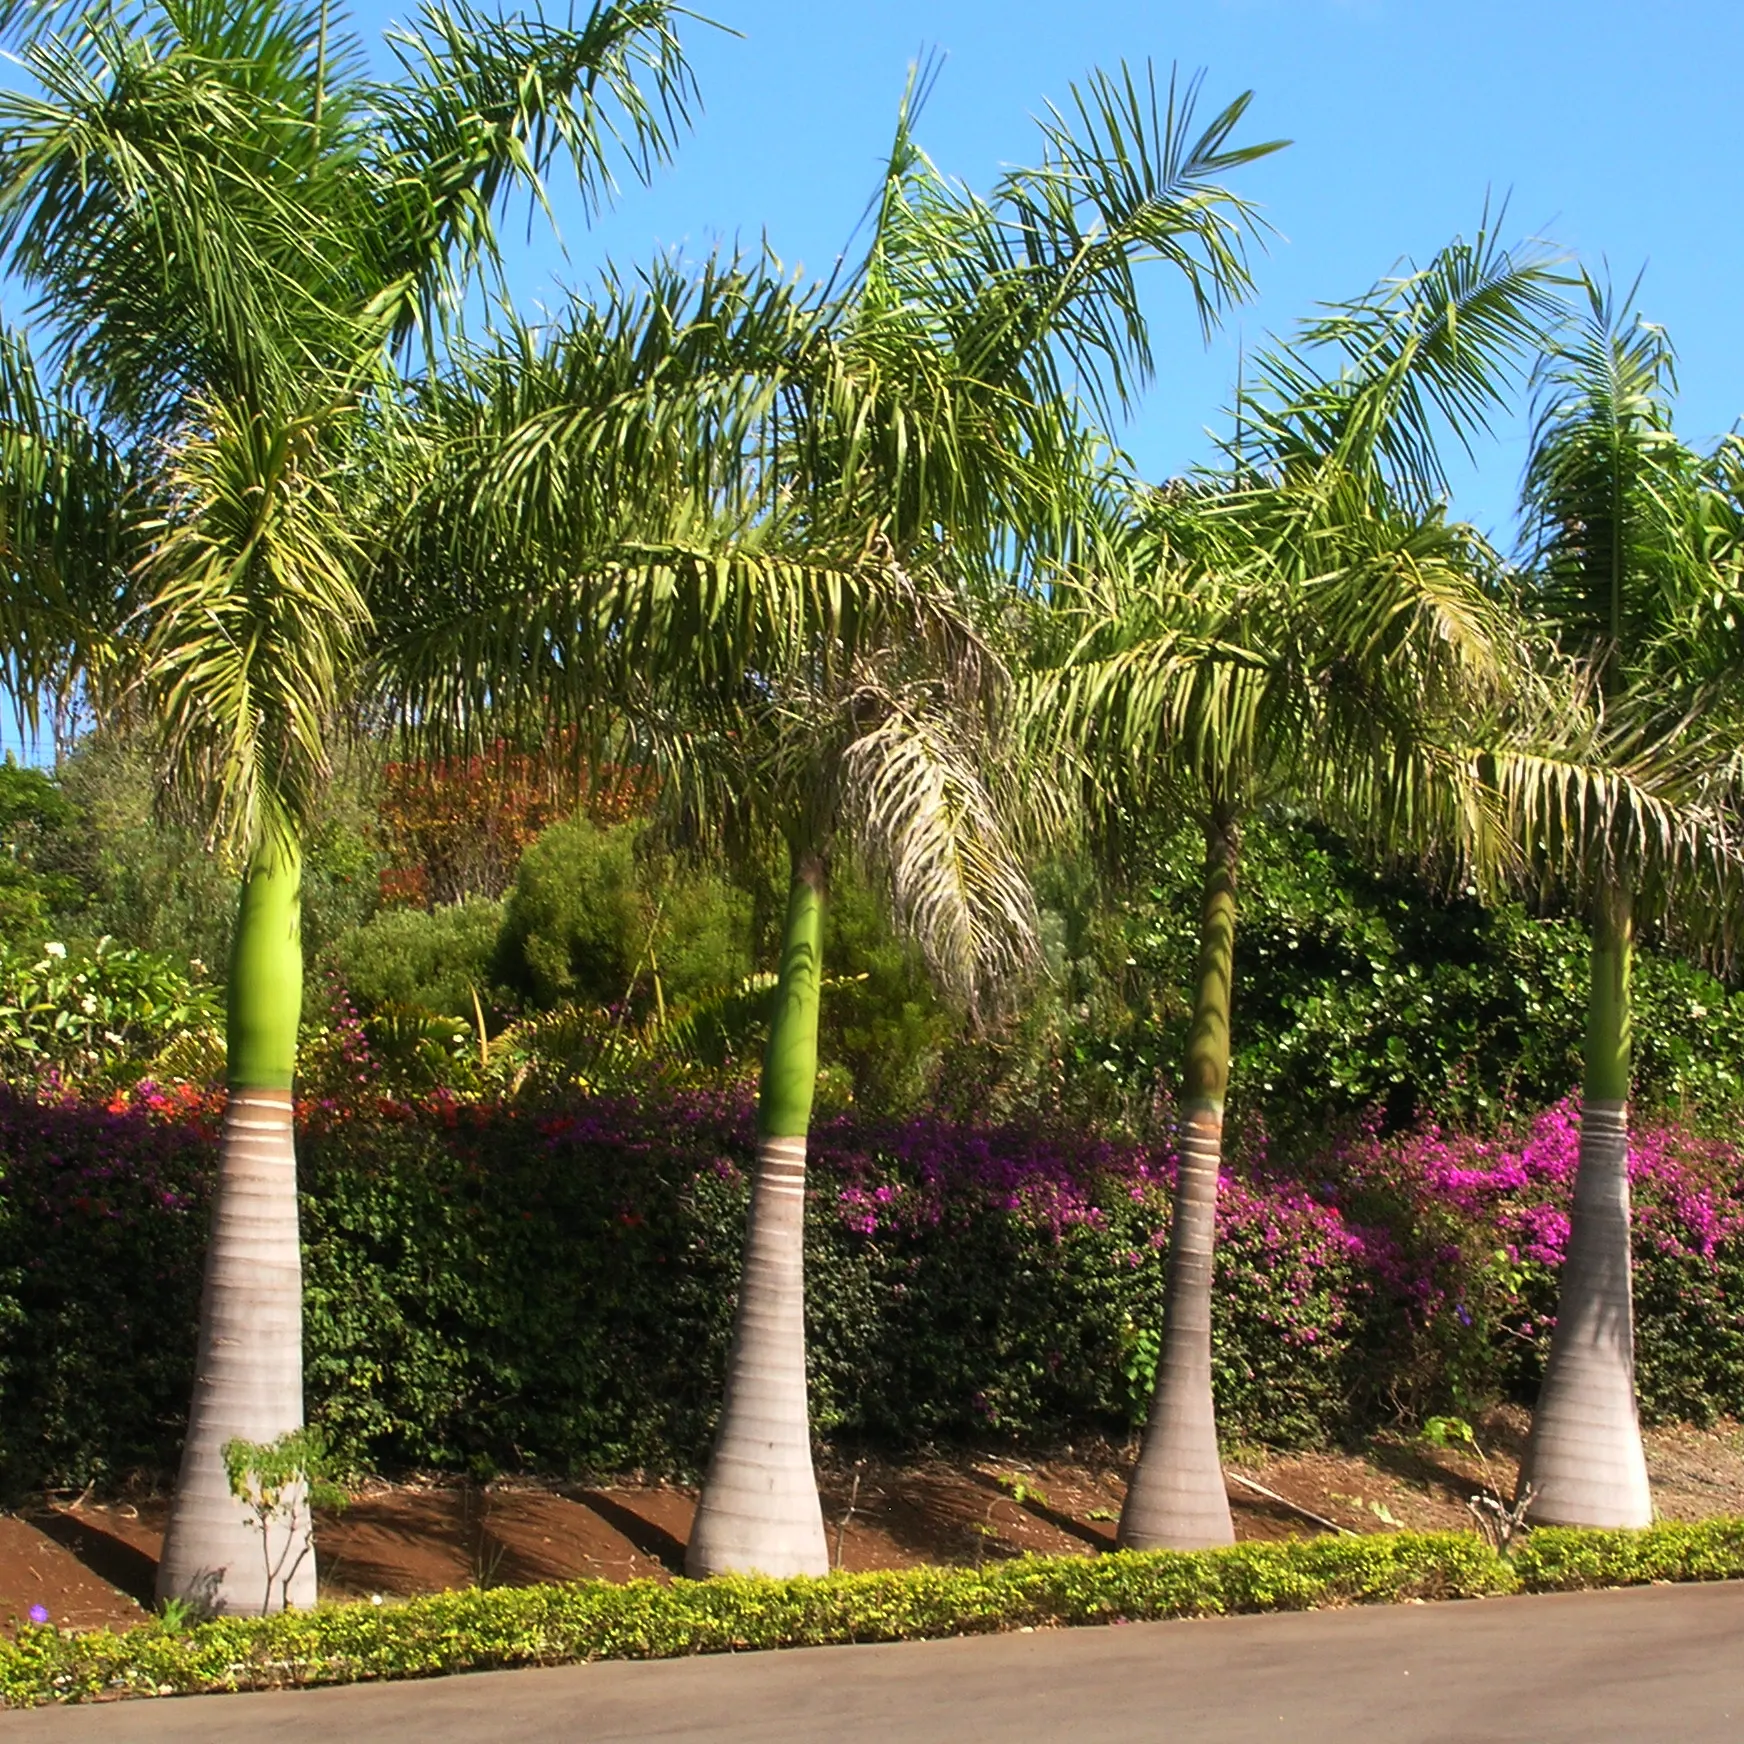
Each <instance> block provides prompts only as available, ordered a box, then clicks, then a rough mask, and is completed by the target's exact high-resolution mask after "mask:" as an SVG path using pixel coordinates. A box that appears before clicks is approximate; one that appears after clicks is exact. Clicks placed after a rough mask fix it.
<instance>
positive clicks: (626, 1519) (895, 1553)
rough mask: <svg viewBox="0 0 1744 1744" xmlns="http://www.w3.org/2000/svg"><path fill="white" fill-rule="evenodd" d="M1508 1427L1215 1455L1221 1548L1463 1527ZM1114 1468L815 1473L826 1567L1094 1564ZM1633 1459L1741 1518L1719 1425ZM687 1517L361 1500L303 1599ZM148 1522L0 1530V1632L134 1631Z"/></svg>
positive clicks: (149, 1553)
mask: <svg viewBox="0 0 1744 1744" xmlns="http://www.w3.org/2000/svg"><path fill="white" fill-rule="evenodd" d="M1525 1427H1526V1418H1525V1414H1524V1413H1523V1412H1520V1411H1515V1410H1502V1411H1498V1412H1493V1413H1491V1414H1490V1416H1489V1417H1488V1418H1487V1419H1486V1420H1485V1421H1484V1423H1483V1424H1482V1426H1481V1440H1482V1444H1483V1446H1484V1448H1485V1450H1486V1454H1487V1458H1488V1473H1487V1479H1486V1472H1485V1469H1484V1465H1483V1462H1481V1461H1480V1460H1478V1459H1476V1458H1474V1457H1472V1455H1470V1454H1469V1453H1465V1452H1463V1451H1450V1450H1448V1449H1444V1448H1440V1447H1435V1446H1431V1445H1428V1444H1426V1443H1424V1442H1423V1441H1421V1440H1411V1439H1408V1438H1405V1437H1402V1436H1401V1437H1382V1438H1380V1439H1377V1440H1376V1441H1375V1442H1373V1443H1372V1444H1371V1445H1370V1446H1369V1447H1368V1448H1367V1449H1366V1450H1365V1451H1364V1452H1363V1453H1361V1454H1349V1453H1267V1452H1265V1451H1264V1450H1260V1449H1234V1450H1231V1451H1230V1452H1229V1454H1228V1456H1227V1460H1226V1467H1225V1469H1226V1471H1227V1472H1228V1474H1229V1485H1228V1488H1229V1499H1230V1506H1231V1510H1232V1512H1233V1514H1234V1517H1235V1533H1236V1537H1237V1538H1238V1539H1257V1538H1294V1537H1305V1536H1313V1535H1315V1534H1318V1533H1322V1532H1325V1531H1328V1530H1331V1529H1333V1528H1340V1529H1343V1530H1345V1531H1350V1532H1386V1531H1396V1530H1400V1529H1411V1530H1416V1531H1432V1530H1446V1529H1450V1528H1451V1529H1460V1528H1469V1527H1470V1526H1471V1523H1472V1519H1471V1514H1470V1512H1469V1510H1468V1507H1467V1502H1468V1499H1469V1498H1470V1497H1471V1496H1472V1495H1473V1494H1474V1493H1475V1492H1477V1491H1478V1490H1479V1489H1480V1488H1482V1487H1483V1486H1484V1484H1485V1483H1486V1481H1487V1482H1488V1483H1489V1484H1490V1485H1491V1486H1492V1487H1493V1488H1495V1489H1496V1490H1497V1491H1499V1492H1500V1493H1502V1494H1504V1495H1507V1494H1510V1493H1511V1492H1512V1489H1513V1484H1514V1477H1515V1472H1516V1469H1517V1462H1518V1459H1519V1454H1520V1450H1521V1447H1522V1445H1523V1440H1524V1433H1525ZM1129 1463H1130V1451H1128V1452H1126V1453H1122V1452H1121V1451H1119V1450H1114V1449H1109V1450H1102V1451H1097V1452H1090V1451H1087V1450H1084V1449H1077V1450H1073V1449H1070V1448H1068V1449H1063V1450H1062V1451H1061V1452H1060V1454H1059V1455H1058V1456H1057V1457H1050V1458H1032V1459H1028V1460H1020V1459H1016V1458H1013V1457H1011V1456H1009V1455H1003V1454H989V1455H986V1456H984V1457H975V1456H964V1457H962V1458H958V1459H953V1460H949V1461H947V1460H943V1459H940V1460H932V1461H926V1462H922V1463H917V1464H908V1465H898V1464H892V1463H888V1462H886V1461H882V1460H875V1459H866V1460H863V1461H860V1462H858V1463H857V1464H846V1463H842V1464H836V1465H832V1466H829V1467H826V1468H825V1469H824V1470H822V1471H821V1472H820V1473H819V1487H820V1490H821V1492H822V1495H823V1504H824V1519H825V1524H826V1529H827V1532H828V1536H829V1543H830V1551H831V1560H832V1562H834V1563H835V1564H836V1565H837V1566H839V1567H841V1568H846V1569H851V1570H859V1569H878V1568H907V1567H911V1566H913V1565H915V1564H917V1563H928V1562H931V1563H979V1562H985V1561H991V1560H995V1559H997V1558H1001V1557H1010V1556H1021V1555H1025V1554H1036V1555H1045V1556H1062V1555H1078V1556H1086V1555H1089V1554H1091V1553H1092V1552H1094V1551H1097V1550H1103V1549H1108V1548H1111V1547H1112V1546H1113V1543H1114V1528H1115V1522H1116V1520H1117V1519H1118V1518H1119V1515H1120V1505H1121V1501H1122V1499H1123V1497H1124V1495H1125V1487H1126V1486H1125V1473H1126V1471H1127V1469H1128V1466H1129ZM1647 1463H1648V1470H1649V1472H1650V1474H1651V1476H1652V1479H1653V1486H1654V1496H1655V1499H1656V1501H1657V1504H1658V1507H1659V1511H1660V1513H1661V1514H1662V1515H1663V1516H1664V1517H1665V1518H1667V1519H1674V1520H1699V1519H1704V1518H1707V1517H1710V1516H1713V1515H1716V1514H1744V1428H1740V1426H1739V1425H1737V1424H1724V1425H1722V1426H1720V1427H1719V1428H1717V1429H1713V1430H1695V1429H1683V1428H1670V1429H1657V1430H1652V1431H1649V1432H1648V1435H1647ZM1243 1480H1246V1481H1245V1482H1244V1481H1243ZM1254 1485H1258V1486H1261V1488H1262V1489H1263V1490H1265V1491H1270V1492H1272V1494H1271V1495H1266V1494H1262V1493H1260V1490H1257V1489H1255V1488H1254V1487H1253V1486H1254ZM695 1508H696V1492H695V1491H694V1490H693V1489H690V1488H687V1487H685V1486H682V1485H676V1484H664V1483H616V1484H610V1485H602V1486H599V1487H585V1486H580V1485H562V1484H553V1485H544V1484H534V1483H528V1482H519V1481H504V1482H500V1483H494V1484H488V1485H482V1486H481V1485H476V1484H461V1483H436V1482H432V1483H414V1484H395V1485H387V1484H381V1485H372V1486H370V1487H369V1488H367V1489H364V1490H361V1491H359V1492H358V1493H357V1494H356V1495H354V1496H353V1498H352V1500H351V1502H350V1505H349V1506H348V1507H346V1508H345V1509H344V1510H342V1511H341V1512H339V1513H337V1514H327V1515H323V1516H322V1517H321V1519H320V1520H319V1522H318V1525H317V1546H318V1554H319V1557H320V1564H321V1592H322V1596H323V1597H324V1598H333V1599H357V1598H367V1597H369V1596H372V1595H374V1594H380V1595H381V1596H382V1597H384V1598H406V1597H411V1596H413V1595H414V1594H418V1593H432V1592H442V1591H446V1590H451V1589H455V1588H461V1587H474V1586H480V1587H489V1586H526V1585H531V1584H534V1583H537V1582H542V1581H560V1580H576V1579H584V1578H588V1577H597V1578H600V1579H604V1580H615V1581H624V1580H634V1579H638V1578H646V1579H653V1580H670V1579H671V1578H672V1576H673V1575H675V1574H679V1573H681V1572H682V1571H683V1567H684V1547H685V1539H686V1536H687V1534H688V1533H689V1530H690V1522H691V1516H692V1515H693V1513H694V1512H695ZM165 1511H166V1504H165V1501H164V1499H163V1497H161V1496H155V1495H141V1496H129V1497H119V1496H112V1497H107V1498H103V1497H96V1496H93V1495H91V1494H86V1495H83V1496H78V1497H66V1496H63V1497H49V1498H45V1499H44V1501H43V1502H42V1503H40V1504H39V1505H37V1506H35V1507H32V1508H28V1509H25V1510H23V1511H21V1512H20V1513H17V1514H10V1515H0V1627H10V1626H15V1625H16V1623H17V1622H19V1621H22V1620H23V1619H24V1618H25V1617H26V1616H27V1615H28V1613H29V1610H30V1607H31V1606H32V1605H41V1606H43V1607H44V1608H45V1609H46V1610H47V1611H48V1613H49V1615H50V1617H51V1618H52V1619H53V1621H54V1622H55V1623H56V1624H58V1625H59V1626H60V1627H62V1628H72V1629H90V1628H96V1627H99V1626H102V1625H108V1626H111V1627H126V1626H128V1625H130V1624H134V1623H138V1622H141V1621H143V1620H144V1617H145V1614H146V1607H148V1606H149V1605H150V1603H151V1597H152V1586H153V1582H154V1580H155V1578H156V1574H157V1557H158V1551H159V1548H160V1546H161V1544H162V1539H163V1523H164V1515H165Z"/></svg>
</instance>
